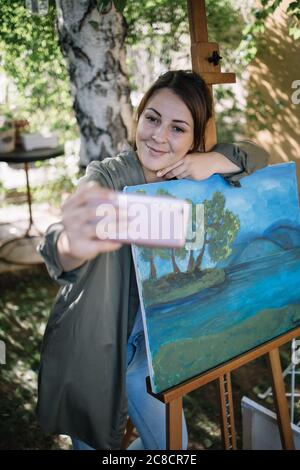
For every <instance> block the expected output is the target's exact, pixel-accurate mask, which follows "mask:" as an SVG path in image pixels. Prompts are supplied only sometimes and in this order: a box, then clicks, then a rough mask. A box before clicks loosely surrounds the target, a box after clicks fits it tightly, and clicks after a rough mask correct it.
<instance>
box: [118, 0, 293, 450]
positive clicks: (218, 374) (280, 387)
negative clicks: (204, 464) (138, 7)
mask: <svg viewBox="0 0 300 470" xmlns="http://www.w3.org/2000/svg"><path fill="white" fill-rule="evenodd" d="M187 8H188V15H189V27H190V35H191V57H192V68H193V70H194V71H195V72H197V73H199V74H200V75H201V76H202V77H203V79H204V80H205V82H206V83H207V85H208V86H209V88H210V90H211V91H212V86H213V85H215V84H222V83H223V84H224V83H235V81H236V80H235V74H234V73H222V72H221V67H220V65H219V62H220V59H221V57H220V55H219V46H218V44H217V43H213V42H208V31H207V19H206V12H205V0H187ZM216 142H217V134H216V124H215V118H214V116H213V117H212V119H211V120H210V122H209V123H208V126H207V130H206V135H205V144H206V145H205V146H206V151H207V150H209V149H210V148H211V147H212V146H213V145H215V144H216ZM299 335H300V327H299V328H296V329H293V330H291V331H289V332H288V333H285V334H283V335H282V336H280V337H278V338H276V339H274V340H272V341H269V342H266V343H264V344H262V345H261V346H259V347H257V348H255V349H252V350H251V351H249V352H247V353H245V354H242V355H240V356H238V357H236V358H234V359H232V360H230V361H228V362H226V363H224V364H222V365H221V366H219V367H216V368H214V369H211V370H209V371H208V372H206V373H204V374H200V375H198V376H196V377H194V378H192V379H190V380H188V381H186V382H184V383H182V384H179V385H177V386H175V387H172V388H171V389H169V390H166V391H164V392H162V393H160V394H154V393H153V392H152V390H151V383H150V378H149V377H147V379H146V382H147V391H148V393H149V394H150V395H152V396H153V397H155V398H156V399H158V400H160V401H161V402H163V403H165V405H166V433H167V449H170V450H178V449H181V448H182V397H183V396H184V395H186V394H187V393H189V392H192V391H193V390H196V389H198V388H200V387H202V386H203V385H206V384H207V383H209V382H212V381H213V380H218V386H219V399H220V408H221V432H222V441H223V447H224V448H225V449H236V432H235V423H234V412H233V399H232V386H231V372H232V371H233V370H235V369H238V368H239V367H241V366H243V365H245V364H247V363H248V362H250V361H252V360H254V359H257V358H258V357H260V356H262V355H264V354H267V355H268V362H269V367H270V372H271V378H272V388H273V396H274V399H275V407H276V411H277V417H278V425H279V432H280V437H281V443H282V448H283V449H286V450H293V449H294V441H293V435H292V429H291V424H290V417H289V411H288V404H287V399H286V395H285V388H284V382H283V376H282V369H281V363H280V356H279V349H278V348H279V347H280V346H282V345H283V344H285V343H287V342H289V341H291V340H292V339H293V338H296V337H297V336H299ZM133 427H134V426H133V424H132V422H131V420H130V419H129V420H128V422H127V427H126V432H125V435H124V438H123V441H122V448H123V449H125V448H126V447H127V445H128V443H129V439H130V435H131V433H132V430H133Z"/></svg>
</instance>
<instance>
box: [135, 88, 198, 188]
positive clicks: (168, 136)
mask: <svg viewBox="0 0 300 470" xmlns="http://www.w3.org/2000/svg"><path fill="white" fill-rule="evenodd" d="M179 118H180V119H179ZM193 146H194V121H193V116H192V114H191V112H190V110H189V109H188V107H187V106H186V105H185V104H184V102H183V101H182V100H181V99H180V98H179V97H178V96H177V95H175V93H174V92H173V91H172V90H169V89H168V88H162V89H161V90H158V91H156V92H155V93H154V95H153V96H152V97H151V98H150V99H149V101H148V103H147V107H146V108H145V109H144V111H143V112H142V114H141V116H140V119H139V122H138V126H137V131H136V147H137V154H138V156H139V159H140V162H141V164H142V167H143V170H144V174H145V177H146V181H147V182H149V181H154V180H157V172H158V171H159V170H163V169H164V168H166V167H168V166H170V165H174V164H176V163H178V162H179V161H180V160H181V159H182V158H183V157H184V156H185V155H186V154H187V153H189V152H190V151H191V150H192V148H193ZM161 179H163V178H161Z"/></svg>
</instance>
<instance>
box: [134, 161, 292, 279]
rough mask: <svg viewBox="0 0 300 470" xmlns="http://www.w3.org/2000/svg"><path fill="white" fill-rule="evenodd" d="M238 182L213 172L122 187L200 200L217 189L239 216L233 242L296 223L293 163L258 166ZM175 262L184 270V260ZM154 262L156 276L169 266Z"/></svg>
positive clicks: (199, 201) (252, 237)
mask: <svg viewBox="0 0 300 470" xmlns="http://www.w3.org/2000/svg"><path fill="white" fill-rule="evenodd" d="M241 185H242V186H241V188H236V187H233V186H231V185H229V184H228V183H227V182H226V181H225V180H224V179H223V178H222V177H221V176H219V175H214V176H212V177H211V178H209V179H207V180H204V181H194V180H174V181H168V182H162V183H152V184H147V185H140V186H131V187H127V188H126V192H136V191H137V189H140V188H142V189H144V190H145V191H146V193H147V194H148V195H155V193H156V191H157V190H158V189H160V188H163V189H165V190H167V191H169V192H170V193H171V194H173V195H174V196H176V197H177V198H180V199H185V198H186V197H188V198H189V199H191V200H193V202H195V203H197V202H198V203H201V202H203V201H204V200H205V199H211V198H212V196H213V193H214V192H215V191H220V192H222V194H223V195H224V196H225V198H226V208H228V209H229V210H231V211H232V212H233V213H234V214H236V215H238V217H239V218H240V222H241V229H240V231H239V234H238V236H237V238H236V243H239V242H243V241H245V240H252V239H254V238H256V237H258V236H261V235H262V234H263V233H264V231H265V230H266V229H268V228H269V227H270V226H272V225H274V224H279V223H282V224H283V225H288V226H291V227H295V226H298V227H299V226H300V216H299V202H298V197H297V193H298V191H297V180H296V166H295V163H293V162H291V163H282V164H277V165H272V166H269V167H267V168H264V169H262V170H259V171H257V172H255V173H254V174H252V175H250V176H247V177H245V178H243V179H242V180H241ZM187 195H188V196H187ZM139 264H140V263H139ZM178 264H179V265H180V267H181V269H183V270H184V268H185V264H186V263H185V261H182V262H181V263H180V262H179V263H178ZM156 266H157V269H158V272H159V275H160V276H161V275H163V274H166V273H167V272H170V270H171V269H170V267H169V266H168V263H167V262H166V261H161V260H160V259H156ZM139 268H142V267H141V266H139ZM147 271H148V263H146V266H144V267H143V269H142V272H141V274H142V277H143V278H145V277H148V272H147Z"/></svg>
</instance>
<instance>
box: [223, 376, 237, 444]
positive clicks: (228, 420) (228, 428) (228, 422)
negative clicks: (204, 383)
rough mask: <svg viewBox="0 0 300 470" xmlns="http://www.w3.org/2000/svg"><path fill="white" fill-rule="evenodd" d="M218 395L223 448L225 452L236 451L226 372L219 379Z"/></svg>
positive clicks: (231, 402)
mask: <svg viewBox="0 0 300 470" xmlns="http://www.w3.org/2000/svg"><path fill="white" fill-rule="evenodd" d="M219 394H220V406H221V433H222V441H223V447H224V449H226V450H236V434H235V424H234V412H233V400H232V387H231V376H230V372H227V373H226V374H225V375H221V376H220V377H219Z"/></svg>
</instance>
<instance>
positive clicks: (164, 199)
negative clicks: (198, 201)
mask: <svg viewBox="0 0 300 470" xmlns="http://www.w3.org/2000/svg"><path fill="white" fill-rule="evenodd" d="M189 211H190V204H189V203H188V202H187V201H185V200H182V199H176V198H172V197H169V196H147V195H144V194H136V193H134V194H133V193H121V192H117V193H116V199H115V201H114V202H107V201H99V204H98V206H97V212H96V213H97V227H96V233H97V236H98V238H100V239H109V240H116V241H119V242H121V243H134V244H136V245H145V246H149V247H151V246H152V247H162V248H180V247H183V246H184V245H185V242H186V236H187V228H188V220H189Z"/></svg>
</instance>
